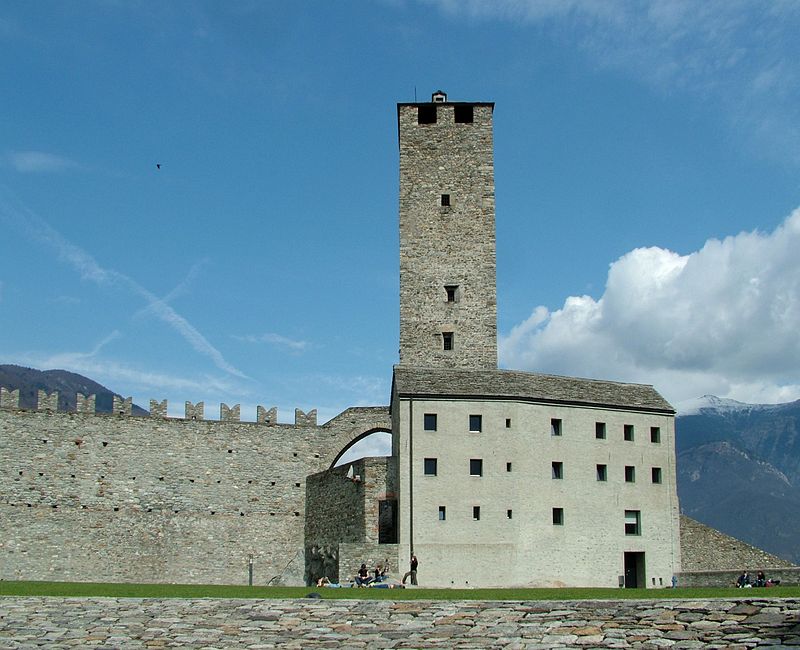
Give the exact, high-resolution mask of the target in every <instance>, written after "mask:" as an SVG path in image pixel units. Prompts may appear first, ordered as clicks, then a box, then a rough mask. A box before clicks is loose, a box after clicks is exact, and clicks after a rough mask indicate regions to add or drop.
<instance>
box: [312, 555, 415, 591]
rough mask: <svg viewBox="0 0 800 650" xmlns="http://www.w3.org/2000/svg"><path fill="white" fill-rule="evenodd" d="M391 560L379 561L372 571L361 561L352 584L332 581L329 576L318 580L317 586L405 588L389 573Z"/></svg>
mask: <svg viewBox="0 0 800 650" xmlns="http://www.w3.org/2000/svg"><path fill="white" fill-rule="evenodd" d="M388 567H389V560H388V559H387V560H386V561H385V562H384V563H382V564H381V563H379V564H378V565H377V566H376V567H375V568H374V569H373V570H372V571H369V570H368V569H367V565H366V564H365V563H363V562H362V563H361V568H360V569H359V570H358V573H357V574H356V575H355V577H354V578H353V579H352V580H351V581H350V584H345V585H342V584H340V583H338V582H331V581H330V580H329V579H328V578H327V577H322V578H320V579H319V580H317V587H332V588H334V589H335V588H337V587H376V588H379V589H403V585H402V584H401V583H399V582H398V581H397V580H392V579H391V578H389V576H388V575H387V570H388Z"/></svg>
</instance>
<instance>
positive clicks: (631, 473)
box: [625, 465, 636, 483]
mask: <svg viewBox="0 0 800 650" xmlns="http://www.w3.org/2000/svg"><path fill="white" fill-rule="evenodd" d="M625 482H626V483H635V482H636V468H635V467H634V466H633V465H625Z"/></svg>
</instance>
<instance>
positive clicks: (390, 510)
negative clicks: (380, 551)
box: [378, 499, 397, 544]
mask: <svg viewBox="0 0 800 650" xmlns="http://www.w3.org/2000/svg"><path fill="white" fill-rule="evenodd" d="M378 544H397V501H395V500H394V499H387V500H386V501H378Z"/></svg>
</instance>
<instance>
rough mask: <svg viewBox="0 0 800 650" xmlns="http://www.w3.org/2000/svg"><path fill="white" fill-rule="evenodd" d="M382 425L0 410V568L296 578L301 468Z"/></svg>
mask: <svg viewBox="0 0 800 650" xmlns="http://www.w3.org/2000/svg"><path fill="white" fill-rule="evenodd" d="M389 428H390V421H389V416H388V410H387V408H386V407H363V408H353V409H348V410H346V411H344V412H343V413H341V414H340V415H338V416H336V417H335V418H333V419H332V420H330V421H329V422H327V423H325V424H324V425H322V426H314V425H288V424H272V425H269V426H267V425H264V424H258V423H253V422H237V421H229V422H218V421H207V420H202V419H197V420H183V419H172V418H159V417H131V416H127V415H117V414H98V415H89V414H83V413H62V412H47V411H26V410H20V409H7V408H3V409H0V522H2V527H1V528H2V538H0V579H5V580H81V581H107V582H153V581H159V582H188V583H225V584H237V583H239V584H242V583H246V582H247V564H248V560H249V558H250V557H251V556H252V557H253V559H254V562H255V565H254V566H255V582H256V584H266V583H272V584H282V583H285V584H302V583H303V578H304V565H305V561H304V521H305V509H306V506H305V504H306V493H305V492H306V491H305V487H306V477H307V476H309V475H311V474H314V473H317V472H320V471H322V470H324V469H327V468H329V467H330V466H331V465H332V464H333V462H334V461H335V459H336V458H338V456H339V455H340V454H341V452H342V450H343V449H345V448H346V447H347V446H348V445H349V444H350V443H351V442H352V441H354V440H356V439H358V438H360V437H361V436H363V435H364V434H365V433H366V432H369V431H376V430H381V431H388V430H389Z"/></svg>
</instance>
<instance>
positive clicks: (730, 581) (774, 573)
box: [678, 566, 800, 587]
mask: <svg viewBox="0 0 800 650" xmlns="http://www.w3.org/2000/svg"><path fill="white" fill-rule="evenodd" d="M744 569H747V572H748V573H749V574H750V577H751V578H752V579H753V580H755V577H756V574H757V573H758V571H759V570H762V571H764V575H766V577H767V578H769V579H772V580H780V581H781V584H782V585H784V586H797V585H800V567H793V568H787V567H781V568H777V569H770V568H768V567H761V566H759V567H757V568H751V567H750V566H745V567H742V568H741V569H738V570H735V571H684V572H683V573H679V574H678V586H679V587H732V586H734V585H735V584H736V579H737V578H738V577H739V576H740V575H742V571H743V570H744Z"/></svg>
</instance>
